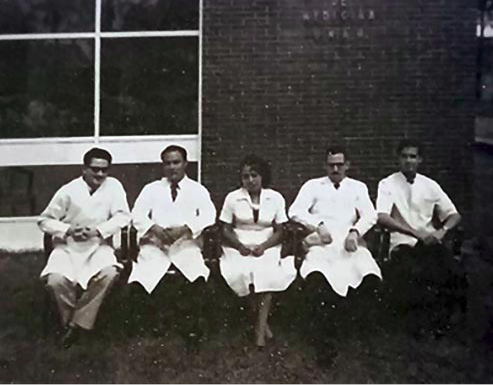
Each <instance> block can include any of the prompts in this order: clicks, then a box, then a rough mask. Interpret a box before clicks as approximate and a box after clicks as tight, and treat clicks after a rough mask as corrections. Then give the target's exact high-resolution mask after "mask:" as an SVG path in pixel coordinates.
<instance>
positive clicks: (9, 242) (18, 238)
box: [0, 217, 43, 253]
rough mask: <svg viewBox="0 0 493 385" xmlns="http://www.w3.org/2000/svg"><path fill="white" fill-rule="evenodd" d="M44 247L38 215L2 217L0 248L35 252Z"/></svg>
mask: <svg viewBox="0 0 493 385" xmlns="http://www.w3.org/2000/svg"><path fill="white" fill-rule="evenodd" d="M42 249H43V233H42V232H41V230H40V229H39V228H38V225H37V217H18V218H1V220H0V250H1V251H6V252H16V253H20V252H33V251H40V250H42Z"/></svg>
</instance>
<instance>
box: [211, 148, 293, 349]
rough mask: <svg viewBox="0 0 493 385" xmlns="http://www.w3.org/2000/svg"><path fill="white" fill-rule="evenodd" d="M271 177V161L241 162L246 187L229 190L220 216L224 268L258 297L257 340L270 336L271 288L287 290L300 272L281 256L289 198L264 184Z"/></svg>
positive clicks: (239, 290) (237, 287) (237, 286)
mask: <svg viewBox="0 0 493 385" xmlns="http://www.w3.org/2000/svg"><path fill="white" fill-rule="evenodd" d="M269 182H270V169H269V166H268V164H267V162H266V161H264V160H263V159H261V158H259V157H257V156H255V155H250V156H247V157H246V158H245V159H244V161H243V162H242V165H241V184H242V187H241V188H239V189H237V190H235V191H232V192H230V193H229V194H228V195H227V196H226V199H225V201H224V206H223V209H222V211H221V215H220V217H219V219H220V221H221V222H222V224H223V237H224V243H223V255H222V257H221V260H220V268H221V274H222V276H223V277H224V279H225V280H226V282H227V283H228V285H229V286H230V287H231V288H232V289H233V290H234V291H235V292H236V294H238V295H239V296H247V295H249V294H252V296H253V297H254V307H255V311H256V312H257V319H256V324H255V343H256V345H257V346H264V345H265V339H266V338H272V332H271V330H270V328H269V325H268V323H267V318H268V315H269V310H270V304H271V301H272V294H271V292H273V291H283V290H286V289H287V288H288V286H289V285H290V284H291V282H293V280H294V279H295V277H296V269H295V267H294V257H292V256H291V257H288V258H284V259H281V245H280V242H281V239H282V226H281V224H282V223H284V222H287V221H288V218H287V216H286V208H285V207H286V204H285V201H284V198H283V196H282V195H281V194H279V193H278V192H277V191H274V190H272V189H269V188H266V187H265V186H267V185H268V184H269ZM255 293H259V294H255Z"/></svg>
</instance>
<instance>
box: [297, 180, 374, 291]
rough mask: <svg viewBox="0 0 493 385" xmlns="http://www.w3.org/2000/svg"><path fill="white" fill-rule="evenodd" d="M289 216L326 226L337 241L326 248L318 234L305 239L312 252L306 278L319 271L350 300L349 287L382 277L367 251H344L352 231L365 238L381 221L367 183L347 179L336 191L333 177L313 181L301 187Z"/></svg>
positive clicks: (304, 269)
mask: <svg viewBox="0 0 493 385" xmlns="http://www.w3.org/2000/svg"><path fill="white" fill-rule="evenodd" d="M289 216H290V217H291V218H292V219H294V220H296V221H298V222H300V223H302V224H305V225H306V224H308V225H312V226H315V227H317V226H318V225H319V224H320V222H323V223H324V224H325V226H326V227H327V229H328V230H329V232H330V234H331V236H332V239H333V241H332V243H331V244H329V245H325V244H322V243H321V241H320V237H319V236H318V233H316V232H314V233H312V234H309V235H308V236H307V237H306V238H305V240H304V242H305V245H306V246H307V247H308V252H307V254H306V257H305V260H304V261H303V264H302V265H301V268H300V275H301V276H302V277H303V278H306V276H308V274H310V273H312V272H315V271H318V272H320V273H322V274H323V275H324V276H325V278H326V279H327V281H328V282H329V284H330V285H331V286H332V288H333V289H334V291H335V292H336V293H337V294H339V295H341V296H346V295H347V292H348V289H349V287H352V288H357V287H358V286H359V285H360V283H361V282H362V281H363V278H364V277H365V276H366V275H368V274H374V275H376V276H378V277H379V278H381V277H382V275H381V271H380V268H379V267H378V265H377V263H376V262H375V260H374V259H373V257H372V255H371V253H370V251H369V250H368V249H367V248H365V247H363V246H358V249H357V250H356V251H355V252H348V251H346V250H345V248H344V240H345V239H346V237H347V235H348V234H349V231H350V230H351V229H355V230H357V231H358V233H359V235H360V236H363V235H364V234H365V233H366V232H367V231H368V230H369V229H370V228H371V227H372V226H373V225H374V224H375V223H376V221H377V214H376V212H375V209H374V207H373V204H372V202H371V200H370V197H369V195H368V188H367V187H366V185H365V184H364V183H362V182H359V181H357V180H355V179H351V178H348V177H346V178H344V179H343V180H342V181H341V183H340V186H339V188H338V189H336V188H335V187H334V185H333V183H332V182H331V180H330V179H329V177H322V178H316V179H311V180H309V181H307V182H306V183H305V184H304V185H303V186H302V187H301V189H300V191H299V193H298V196H297V197H296V199H295V201H294V202H293V204H292V205H291V207H290V209H289Z"/></svg>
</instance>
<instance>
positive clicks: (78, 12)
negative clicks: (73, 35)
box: [0, 0, 95, 34]
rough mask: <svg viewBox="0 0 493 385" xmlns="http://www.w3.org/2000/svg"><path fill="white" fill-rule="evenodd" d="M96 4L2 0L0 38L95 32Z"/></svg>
mask: <svg viewBox="0 0 493 385" xmlns="http://www.w3.org/2000/svg"><path fill="white" fill-rule="evenodd" d="M94 15H95V0H0V34H17V33H49V32H94Z"/></svg>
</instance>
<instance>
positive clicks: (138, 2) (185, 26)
mask: <svg viewBox="0 0 493 385" xmlns="http://www.w3.org/2000/svg"><path fill="white" fill-rule="evenodd" d="M102 6H103V9H102V28H101V30H102V31H144V30H145V31H157V30H160V31H169V30H197V29H198V28H199V0H103V3H102Z"/></svg>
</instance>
